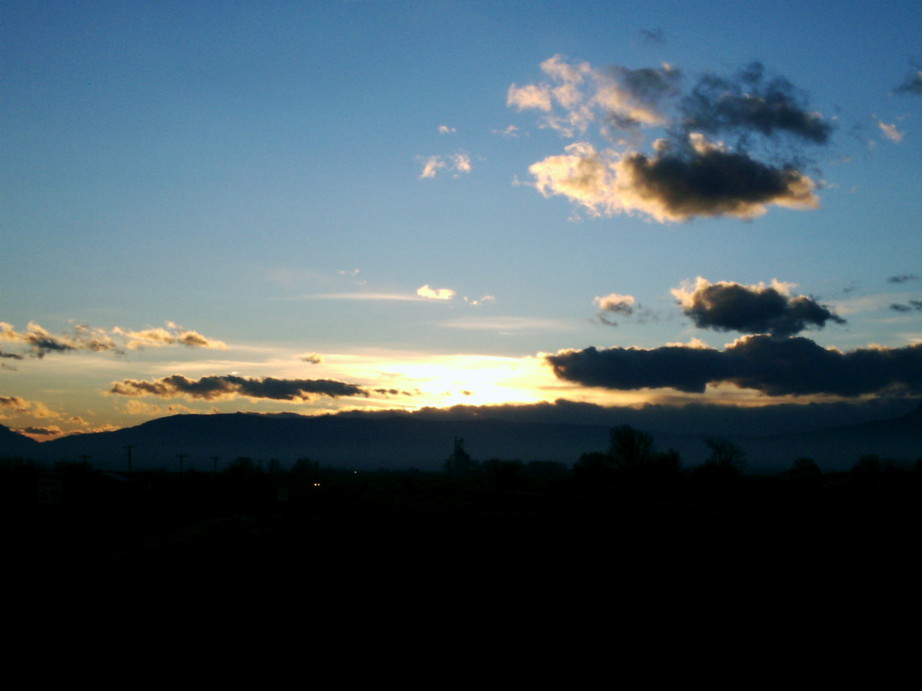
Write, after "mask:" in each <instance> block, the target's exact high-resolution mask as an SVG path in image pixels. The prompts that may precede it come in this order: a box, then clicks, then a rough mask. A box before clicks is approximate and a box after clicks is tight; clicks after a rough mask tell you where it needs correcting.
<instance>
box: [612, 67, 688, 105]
mask: <svg viewBox="0 0 922 691" xmlns="http://www.w3.org/2000/svg"><path fill="white" fill-rule="evenodd" d="M611 71H612V74H613V75H614V77H615V79H616V81H617V82H618V83H619V84H620V86H621V88H622V89H623V90H624V91H625V92H626V93H627V94H629V95H630V96H631V97H632V98H634V99H636V100H637V101H638V102H640V103H643V104H645V105H647V106H659V105H660V104H661V103H662V102H663V101H664V100H666V99H667V98H669V97H673V96H676V95H678V93H679V88H678V85H679V81H680V80H681V78H682V73H681V72H679V70H677V69H674V68H671V67H669V68H667V67H640V68H637V69H631V68H629V67H621V66H620V65H615V66H613V67H612V68H611Z"/></svg>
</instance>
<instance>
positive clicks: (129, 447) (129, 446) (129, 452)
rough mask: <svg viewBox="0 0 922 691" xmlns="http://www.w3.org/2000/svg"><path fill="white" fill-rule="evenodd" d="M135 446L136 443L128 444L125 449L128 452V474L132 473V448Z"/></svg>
mask: <svg viewBox="0 0 922 691" xmlns="http://www.w3.org/2000/svg"><path fill="white" fill-rule="evenodd" d="M134 447H135V444H128V445H127V446H126V447H125V451H127V452H128V474H129V475H131V450H132V449H133V448H134Z"/></svg>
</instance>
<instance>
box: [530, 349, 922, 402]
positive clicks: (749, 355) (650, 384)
mask: <svg viewBox="0 0 922 691" xmlns="http://www.w3.org/2000/svg"><path fill="white" fill-rule="evenodd" d="M546 359H547V362H548V363H549V364H550V365H551V366H552V367H553V370H554V374H555V375H557V377H558V378H560V379H565V380H567V381H572V382H577V383H579V384H583V385H586V386H596V387H602V388H607V389H616V390H638V389H648V388H649V389H653V388H673V389H678V390H680V391H687V392H691V393H703V392H704V390H705V387H706V386H707V385H708V384H719V383H731V384H735V385H736V386H738V387H740V388H742V389H754V390H757V391H761V392H762V393H765V394H769V395H772V396H783V395H794V396H804V395H809V394H831V395H839V396H860V395H862V394H870V393H875V392H881V391H884V390H891V391H894V392H900V393H912V394H919V393H922V344H920V345H913V346H907V347H904V348H859V349H858V350H853V351H850V352H841V351H839V350H835V349H827V348H823V347H822V346H819V345H817V344H816V343H814V342H813V341H811V340H810V339H807V338H803V337H795V338H788V339H783V340H779V339H776V338H772V337H771V336H765V335H759V336H746V337H743V338H741V339H739V340H738V341H737V342H736V343H734V344H733V345H731V346H728V347H727V348H726V350H723V351H720V350H715V349H711V348H691V347H688V346H666V347H662V348H653V349H650V350H644V349H640V348H608V349H602V350H597V349H596V348H586V349H585V350H567V351H561V352H558V353H557V354H555V355H548V356H546Z"/></svg>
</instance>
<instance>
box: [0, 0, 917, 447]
mask: <svg viewBox="0 0 922 691" xmlns="http://www.w3.org/2000/svg"><path fill="white" fill-rule="evenodd" d="M920 29H922V6H920V5H919V3H917V2H893V3H888V4H887V7H886V8H882V7H877V6H874V5H872V4H871V3H866V2H836V3H809V4H806V5H805V4H804V3H795V2H772V3H750V2H745V3H734V4H732V5H730V4H728V3H723V2H660V3H657V2H605V3H600V2H572V3H567V4H566V5H561V4H559V3H551V2H476V1H468V2H450V1H445V2H412V1H402V2H376V1H374V0H355V1H351V2H345V1H344V2H337V1H334V0H329V1H325V2H313V3H296V2H290V3H284V2H279V3H271V4H266V3H255V2H199V3H191V4H190V3H179V2H176V3H172V2H156V3H153V2H150V3H148V2H125V3H109V2H71V3H69V2H60V3H32V2H15V1H14V2H9V3H6V4H5V5H4V7H3V8H2V9H0V61H2V62H0V67H2V69H0V73H2V81H0V89H2V96H3V97H2V99H0V128H2V135H0V147H2V148H0V175H2V179H0V181H2V185H0V232H2V238H3V253H2V256H0V288H2V292H0V307H2V309H0V322H3V323H4V325H5V326H4V327H3V329H2V331H0V353H2V354H3V355H4V357H3V358H2V360H0V364H2V366H3V368H2V369H0V404H2V406H0V415H2V416H3V419H2V420H0V422H2V423H3V424H6V425H7V426H10V427H13V428H15V429H21V430H25V431H30V430H31V431H32V432H33V433H34V435H35V436H36V437H37V438H48V437H49V436H54V434H59V433H70V432H75V431H88V430H93V429H106V428H111V427H118V426H125V425H130V424H136V423H138V422H141V421H143V420H145V419H148V418H151V417H157V416H160V415H166V414H170V413H172V412H187V411H200V412H208V411H211V410H220V411H232V410H257V411H264V412H270V411H292V412H303V413H305V414H315V413H320V412H328V411H333V410H341V409H348V408H375V409H382V408H390V407H394V408H404V409H415V408H418V407H421V406H427V405H436V406H442V405H452V404H456V403H470V404H487V403H505V402H510V403H529V402H536V401H542V400H547V401H553V400H555V399H557V398H566V399H569V400H580V401H591V402H596V403H601V404H617V403H639V402H643V401H653V400H668V401H676V402H680V401H684V400H706V401H713V402H726V403H737V404H748V405H761V404H765V403H770V402H777V401H796V402H804V403H805V402H809V401H813V400H839V399H841V398H842V397H843V396H844V400H863V399H866V398H869V397H880V396H893V395H900V396H905V395H910V394H918V393H919V390H918V389H919V386H920V384H919V382H918V381H917V380H916V379H913V377H914V376H916V377H917V376H918V375H914V374H912V372H913V371H915V370H913V368H915V367H917V364H914V363H917V360H916V359H915V358H916V357H918V356H919V353H917V352H916V350H913V349H912V347H913V346H914V345H916V344H920V343H922V323H920V322H922V303H919V302H918V301H920V300H922V280H920V279H919V276H922V266H920V262H919V257H920V256H922V239H920V237H922V236H920V233H919V219H920V218H922V213H920V212H922V176H920V174H919V173H920V163H919V162H920V161H922V93H920V89H919V80H920V77H919V70H920V69H922V68H920V66H919V65H920V63H922V45H920V43H919V36H920ZM754 62H758V63H760V64H761V65H762V66H763V72H762V76H761V78H759V79H750V80H749V81H746V78H745V77H744V72H743V71H744V70H746V69H747V67H748V66H751V65H752V64H753V63H754ZM751 74H752V72H751V68H750V75H751ZM707 78H710V80H711V81H710V82H707ZM785 80H786V81H785ZM706 84H710V85H711V88H710V91H708V90H707V89H704V92H702V93H705V96H706V97H707V98H709V99H710V100H708V101H707V103H706V107H705V109H704V111H703V112H704V116H703V118H699V119H698V121H694V118H692V117H691V116H690V113H691V111H690V108H689V103H690V101H689V100H688V99H689V97H690V96H691V95H692V94H694V93H695V89H696V87H697V88H698V89H699V92H701V89H703V88H704V85H706ZM645 89H646V90H645ZM651 89H652V90H651ZM770 95H774V96H775V97H776V101H775V102H774V106H773V107H774V110H772V109H771V108H769V106H770V105H771V104H772V101H771V98H769V96H770ZM778 99H780V100H778ZM766 104H768V105H766ZM763 106H764V108H763ZM760 108H761V110H760ZM779 108H780V110H779ZM781 111H784V113H785V114H786V115H788V116H791V117H792V118H793V119H791V118H788V119H787V120H784V119H782V118H781V116H780V115H779V113H780V112H781ZM699 115H700V113H699ZM763 116H764V117H763ZM765 117H768V118H769V119H768V120H766V119H764V118H765ZM760 118H761V119H760ZM772 118H774V119H772ZM709 127H710V129H708V128H709ZM810 127H813V129H812V130H810V129H809V128H810ZM811 132H812V134H811ZM818 133H819V134H818ZM811 137H812V138H811ZM819 140H822V141H819ZM657 141H660V142H669V144H668V146H670V147H671V148H670V149H668V150H667V149H665V148H662V147H665V146H667V145H666V144H657ZM568 147H570V148H568ZM696 147H697V148H696ZM567 157H570V158H567ZM573 157H575V158H573ZM574 161H578V162H579V163H580V165H582V166H583V168H581V170H582V171H583V172H584V173H585V172H586V171H590V170H591V171H592V175H590V176H588V177H585V176H584V177H582V178H579V179H577V178H576V177H574V174H573V172H572V170H571V171H570V173H567V172H566V171H565V170H564V164H566V163H568V162H569V163H574ZM542 163H543V164H544V166H543V167H540V166H539V167H536V166H538V164H542ZM665 163H670V164H675V165H677V166H679V170H680V171H685V170H686V169H687V170H690V171H694V170H697V171H699V172H701V171H704V172H705V173H707V171H709V170H711V168H708V166H709V165H719V166H724V164H727V165H729V164H730V163H732V164H733V165H734V166H736V168H735V170H737V172H736V173H733V174H732V175H730V176H729V177H728V178H724V179H722V180H723V182H720V181H718V183H720V184H731V185H732V184H735V182H736V181H737V180H738V179H739V178H740V177H741V176H742V177H746V176H747V175H749V174H752V175H753V178H752V179H753V180H757V179H758V180H759V181H760V182H759V184H762V183H765V184H767V185H769V186H771V185H773V184H776V183H778V181H779V180H783V181H785V182H784V184H785V185H788V187H787V188H785V190H782V191H778V190H776V191H775V192H766V191H765V189H760V190H757V191H756V192H754V194H756V196H757V197H758V198H759V199H760V200H761V201H757V202H754V203H751V204H748V206H747V205H744V207H745V208H744V207H740V206H736V207H732V204H736V203H737V202H738V201H739V200H738V199H734V198H733V195H732V194H730V195H729V197H726V196H721V197H720V199H721V200H722V201H721V202H720V204H716V205H715V202H714V199H716V197H711V198H709V199H708V200H705V201H702V200H701V199H700V198H696V199H691V198H692V197H695V195H696V194H697V195H698V196H699V197H700V194H703V193H702V190H704V189H705V188H706V189H711V188H712V187H713V184H712V182H713V180H711V181H705V183H701V182H700V176H699V178H696V179H697V180H698V181H699V182H698V183H695V184H696V185H698V187H695V186H694V185H692V187H691V188H683V190H684V192H683V193H682V194H683V195H684V196H682V200H681V201H675V200H676V199H677V197H676V196H675V195H676V194H678V191H677V190H678V188H677V187H676V184H678V183H677V180H678V178H675V177H668V175H680V176H681V174H684V173H681V174H679V173H674V172H673V173H669V171H670V170H673V171H674V170H675V169H674V168H668V167H667V166H665ZM629 164H635V165H633V167H632V166H631V165H629ZM660 164H663V165H660ZM681 166H686V167H685V168H682V167H681ZM720 169H721V170H722V171H725V170H726V168H725V167H721V168H720ZM740 171H742V172H740ZM641 173H642V174H643V175H644V176H646V177H643V178H641V177H639V176H641ZM667 174H668V175H667ZM542 175H544V176H545V177H543V178H542V177H541V176H542ZM662 175H667V177H666V178H663V177H660V176H662ZM593 176H594V177H593ZM766 176H767V177H768V178H772V179H770V180H769V179H767V178H766ZM772 176H774V177H772ZM663 180H665V182H664V181H663ZM542 181H543V183H542ZM792 181H793V182H792ZM577 183H578V184H577ZM795 183H797V184H799V185H800V187H797V190H799V191H792V190H793V189H794V187H791V185H795ZM542 184H543V187H542ZM702 184H703V185H704V186H703V187H702ZM714 184H717V183H714ZM753 184H755V183H753ZM779 184H780V183H779ZM657 185H659V186H657ZM664 185H665V186H664ZM795 187H796V185H795ZM667 188H668V189H667ZM542 190H543V192H544V194H542ZM568 190H569V192H568ZM574 190H576V191H574ZM689 190H691V191H689ZM750 191H751V190H750ZM747 193H748V192H747ZM708 194H710V192H708ZM721 194H723V193H721ZM670 195H671V196H670ZM760 195H761V196H760ZM667 198H668V199H671V200H672V201H670V202H668V203H667V201H664V200H666V199H667ZM728 199H729V201H728ZM689 200H691V201H689ZM731 202H732V204H731ZM779 202H780V203H779ZM669 204H672V206H669ZM728 204H731V206H728ZM731 207H732V208H731ZM734 209H735V210H734ZM741 209H742V210H741ZM746 216H751V218H747V217H746ZM698 277H702V278H703V279H704V281H705V282H703V283H702V282H700V281H698V282H697V283H696V281H697V279H698ZM898 277H902V280H897V278H898ZM773 281H774V283H773ZM683 286H684V287H683ZM708 286H712V288H711V289H710V292H708V288H707V287H708ZM713 286H718V288H713ZM773 286H774V287H773ZM734 291H735V292H734ZM766 291H773V292H766ZM683 295H684V296H685V298H684V300H685V301H684V302H682V299H683V298H682V296H683ZM611 296H616V297H614V298H612V297H611ZM779 296H780V298H779ZM606 298H610V299H608V300H607V302H606ZM705 298H707V299H711V298H713V299H714V301H712V302H707V300H706V299H705ZM737 298H739V299H744V303H734V304H733V305H730V307H733V309H740V308H741V305H742V306H745V305H750V307H751V309H756V310H758V309H763V308H765V309H778V310H781V311H780V312H778V313H777V314H776V315H775V316H776V317H778V318H779V319H780V318H784V319H788V320H790V319H791V318H793V317H792V315H793V314H794V312H792V311H791V310H792V309H794V307H793V306H794V305H795V303H796V301H797V300H798V299H800V302H799V303H796V304H799V305H800V307H804V306H806V307H809V308H810V309H812V310H813V311H812V312H810V316H808V317H807V319H806V321H805V322H804V321H801V322H800V323H798V325H797V326H795V327H791V326H790V322H786V324H787V325H786V326H785V327H783V328H780V327H778V326H777V324H778V322H777V321H776V322H772V324H768V322H766V321H765V320H764V319H763V320H761V321H760V320H759V319H756V318H755V317H754V316H753V312H752V311H751V309H750V308H747V309H750V311H748V312H746V310H744V312H746V314H748V315H750V316H751V317H752V318H751V319H749V320H748V321H747V319H745V318H743V319H742V321H741V320H740V319H736V321H733V320H732V319H730V317H729V316H728V312H727V311H721V310H722V309H723V308H727V309H729V307H728V303H727V302H726V301H732V300H734V299H737ZM747 298H748V299H749V302H745V299H747ZM768 298H771V300H774V303H772V304H774V305H775V306H774V307H771V308H769V307H767V306H766V305H768V302H769V301H770V300H768ZM779 299H780V302H779ZM619 300H620V302H619ZM696 300H697V302H696ZM721 300H724V302H721ZM913 301H916V302H913ZM603 305H607V306H608V309H607V310H606V309H603ZM753 305H755V307H752V306H753ZM798 309H799V308H798ZM820 309H823V310H826V312H827V313H828V315H830V316H823V315H822V313H821V312H818V311H817V310H820ZM805 313H806V312H803V313H798V314H805ZM779 315H780V316H779ZM817 315H819V316H817ZM744 316H745V315H744ZM613 324H616V325H613ZM767 324H768V325H767ZM763 337H764V338H765V339H769V338H770V339H771V343H770V344H768V340H766V343H765V344H762V345H765V347H768V348H776V347H778V348H780V347H788V346H790V347H793V346H794V345H800V346H803V347H805V348H809V347H810V346H808V345H807V344H804V343H803V341H797V340H796V339H809V340H810V341H811V342H812V343H813V344H815V346H816V348H822V349H824V350H825V352H827V353H828V352H835V353H845V354H848V353H854V352H856V351H858V350H859V349H867V348H868V347H870V346H872V345H873V346H877V347H878V351H877V352H878V353H880V352H883V353H884V354H886V355H887V357H890V355H893V358H891V359H893V360H894V361H898V364H896V365H893V366H892V367H891V366H890V365H887V367H890V369H888V370H887V373H888V374H887V375H886V377H884V379H882V380H881V382H883V383H880V382H877V383H873V384H866V385H865V384H862V385H861V386H859V385H857V384H856V385H855V386H854V387H852V388H850V389H848V390H845V389H843V390H839V389H838V388H837V386H836V385H835V384H834V383H833V384H830V383H828V382H826V383H820V384H817V385H816V386H815V387H814V389H815V390H795V389H796V387H795V388H790V387H788V388H785V387H784V386H780V385H768V384H764V382H763V384H759V385H755V386H751V385H748V384H747V385H743V384H744V380H745V381H750V379H751V377H752V376H755V375H752V373H751V371H750V370H748V369H747V370H746V371H745V372H744V373H742V374H740V373H739V372H738V371H737V370H733V372H734V373H732V374H726V373H724V374H721V375H719V376H718V375H717V374H713V373H711V374H709V375H707V376H709V377H711V378H710V379H707V376H706V377H705V379H707V381H708V383H707V386H706V388H705V390H703V391H702V390H698V387H697V386H690V385H685V388H684V389H683V388H682V386H683V385H682V384H681V383H679V380H676V382H677V383H676V385H675V386H663V385H661V384H662V383H663V382H664V381H666V383H669V382H668V381H667V380H663V379H661V378H653V379H650V382H649V383H650V384H651V385H650V386H643V385H642V384H644V382H643V381H639V383H638V381H634V380H632V382H633V383H630V384H628V383H625V382H623V381H622V378H621V375H620V374H619V373H617V372H608V373H603V374H604V376H602V375H600V378H599V379H594V380H593V382H595V383H589V382H588V380H587V379H586V378H585V377H584V376H583V375H580V374H579V373H578V372H577V370H576V369H575V368H574V369H568V368H563V369H558V371H557V373H556V374H555V372H554V371H553V370H552V369H551V367H550V366H549V364H548V361H547V360H546V359H545V357H544V356H545V355H546V354H554V353H558V352H559V351H565V350H572V351H573V352H576V353H585V352H586V349H588V348H591V347H594V348H595V349H597V350H603V349H605V350H607V349H612V348H616V349H628V348H632V347H634V348H640V349H644V350H645V351H650V352H653V353H655V354H658V355H662V356H664V357H665V356H667V355H673V354H675V351H668V352H667V351H663V350H661V349H662V348H664V347H666V346H667V344H684V346H685V349H686V350H692V348H690V347H689V346H696V347H695V348H694V350H698V351H701V350H705V349H712V350H713V351H714V352H717V353H726V352H727V350H726V347H727V345H728V344H733V343H735V342H737V339H757V338H763ZM782 341H784V344H783V345H781V346H779V345H778V344H779V343H782ZM795 341H796V343H795ZM754 343H755V341H752V343H751V344H754ZM760 344H761V342H760ZM829 349H836V350H835V351H830V350H829ZM881 349H883V350H881ZM635 352H636V351H630V353H631V354H628V355H626V356H625V357H628V358H634V357H635V354H634V353H635ZM760 352H761V351H760ZM771 352H772V353H774V352H775V351H774V350H772V351H771ZM818 352H819V351H817V353H818ZM686 354H687V353H686V352H685V351H682V353H681V355H683V356H684V355H686ZM613 355H617V356H618V357H621V356H622V355H623V353H622V352H621V351H620V350H619V351H617V352H613ZM692 355H696V354H695V353H692ZM772 357H773V356H772ZM904 361H905V362H904ZM568 362H569V361H568ZM580 362H581V363H582V364H581V366H582V365H585V364H586V362H587V361H586V360H581V361H580ZM657 362H659V360H657ZM695 362H696V363H697V361H695ZM734 362H735V361H734ZM747 362H749V361H748V360H747ZM888 362H889V361H888ZM619 363H620V361H619ZM843 363H844V361H843ZM900 363H902V364H900ZM604 366H606V367H607V366H609V365H604ZM614 366H615V367H629V368H640V369H641V370H642V369H643V368H645V367H648V365H647V364H644V363H640V362H636V363H635V362H634V361H633V360H631V361H630V362H626V363H621V364H618V365H614ZM657 366H659V365H657ZM683 366H685V367H697V366H698V365H697V364H694V365H683ZM702 366H703V365H702ZM723 366H724V365H720V367H723ZM733 366H734V367H741V366H742V365H738V364H735V365H733ZM773 366H774V365H772V364H766V365H765V368H767V369H769V370H770V369H771V368H772V367H773ZM805 366H807V367H808V368H809V365H805ZM840 366H841V367H842V368H845V369H843V370H842V373H839V374H836V372H838V371H839V370H835V367H840ZM850 366H851V365H848V364H841V365H840V364H835V365H830V367H832V368H833V369H832V370H830V371H831V372H832V374H830V376H831V377H833V378H836V377H838V379H841V378H842V377H845V378H848V377H849V376H851V375H849V374H848V371H850V370H849V369H848V368H849V367H850ZM746 367H750V365H749V364H747V365H746ZM893 368H896V369H895V370H894V369H893ZM901 368H902V369H901ZM891 370H892V371H891ZM582 371H583V370H580V372H582ZM721 371H723V370H721ZM595 374H597V373H595V372H594V373H593V376H595ZM638 376H639V375H638ZM760 376H761V375H760ZM882 376H883V375H882ZM170 377H181V378H182V379H175V378H174V379H169V378H170ZM580 377H582V379H581V378H580ZM721 377H723V378H721ZM267 378H268V380H267ZM747 378H749V379H747ZM756 378H757V379H758V377H756ZM267 381H269V382H270V383H272V382H286V383H287V384H278V385H277V386H276V388H272V387H270V386H267V385H266V382H267ZM760 381H762V380H760ZM126 382H133V383H132V384H127V383H126ZM598 382H603V384H601V385H600V384H599V383H598ZM333 383H335V384H340V385H348V386H352V387H356V388H355V389H354V390H351V389H346V390H343V389H342V388H341V387H340V388H337V387H336V386H334V385H333ZM299 386H300V388H298V387H299ZM344 391H346V392H347V393H348V392H349V391H359V392H360V393H358V394H355V393H348V395H347V394H346V393H344ZM292 392H294V393H292ZM49 433H50V434H49Z"/></svg>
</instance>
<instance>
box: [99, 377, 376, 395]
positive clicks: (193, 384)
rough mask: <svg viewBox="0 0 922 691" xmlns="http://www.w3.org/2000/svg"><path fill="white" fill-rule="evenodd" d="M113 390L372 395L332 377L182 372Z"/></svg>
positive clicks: (120, 392) (117, 385)
mask: <svg viewBox="0 0 922 691" xmlns="http://www.w3.org/2000/svg"><path fill="white" fill-rule="evenodd" d="M109 393H111V394H115V395H118V396H158V397H160V398H176V397H180V396H184V397H187V398H198V399H204V400H206V401H212V400H217V399H222V398H236V397H237V396H246V397H248V398H268V399H272V400H276V401H301V400H309V399H311V398H312V397H314V396H329V397H330V398H335V397H338V396H366V397H367V396H368V392H367V391H365V390H364V389H362V388H361V387H359V386H356V385H355V384H347V383H345V382H340V381H335V380H331V379H275V378H274V377H265V378H262V379H252V378H246V377H238V376H236V375H232V374H227V375H216V376H210V377H202V378H201V379H198V380H195V379H187V378H186V377H184V376H182V375H181V374H173V375H171V376H169V377H163V378H161V379H155V380H154V381H143V380H137V379H125V380H124V381H120V382H114V383H113V384H112V386H111V388H110V389H109Z"/></svg>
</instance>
